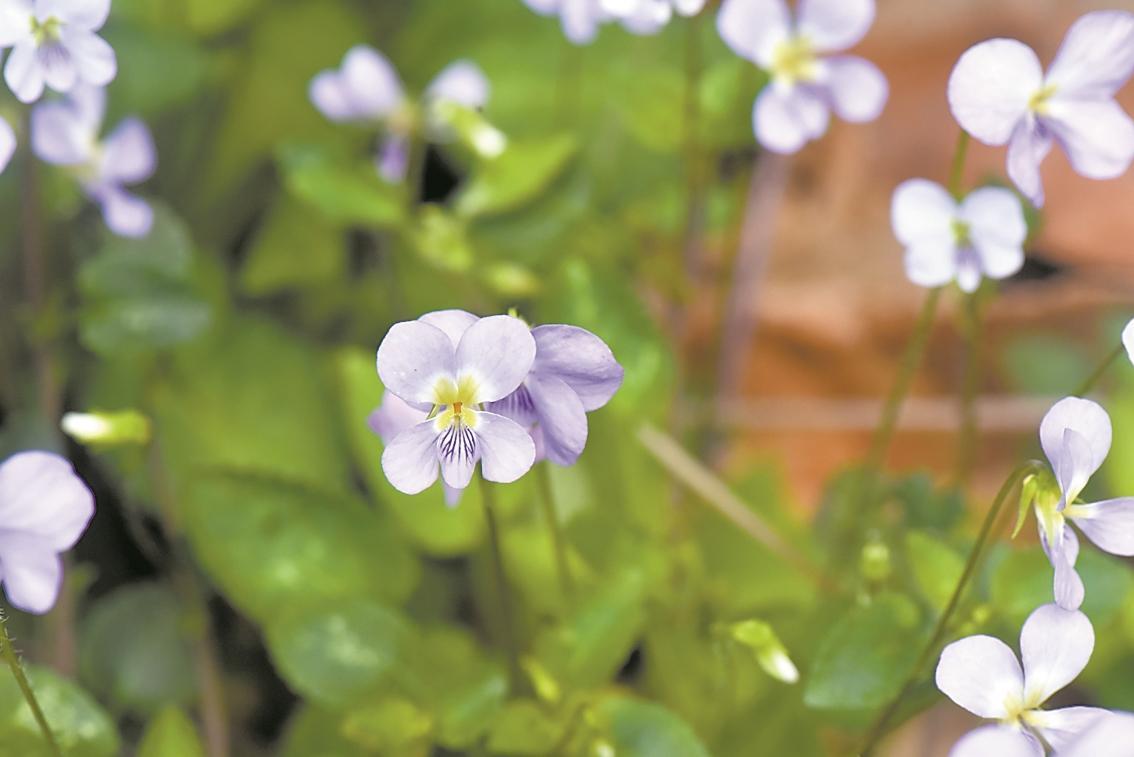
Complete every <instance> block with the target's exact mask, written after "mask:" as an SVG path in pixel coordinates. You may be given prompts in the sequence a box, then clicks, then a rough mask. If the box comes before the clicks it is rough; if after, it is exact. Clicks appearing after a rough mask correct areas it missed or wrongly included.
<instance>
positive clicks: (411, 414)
mask: <svg viewBox="0 0 1134 757" xmlns="http://www.w3.org/2000/svg"><path fill="white" fill-rule="evenodd" d="M428 415H429V413H427V412H425V411H424V410H419V409H417V408H416V407H414V406H412V405H410V404H407V403H406V401H405V400H403V399H402V398H401V397H399V396H398V395H396V394H394V393H393V392H389V391H388V392H384V393H383V394H382V404H380V405H379V406H378V408H377V409H376V410H375V411H374V412H372V413H371V414H370V415H369V416H368V417H367V419H366V425H367V426H369V427H370V430H371V431H373V432H374V433H375V434H376V435H377V436H378V437H379V438H381V439H382V443H383V444H389V443H390V442H391V441H393V439H394V438H395V437H396V436H397V435H398V434H400V433H402V432H403V431H405V430H406V429H410V428H413V427H414V426H416V425H417V424H419V423H422V422H424V421H425V420H426V418H427V417H428Z"/></svg>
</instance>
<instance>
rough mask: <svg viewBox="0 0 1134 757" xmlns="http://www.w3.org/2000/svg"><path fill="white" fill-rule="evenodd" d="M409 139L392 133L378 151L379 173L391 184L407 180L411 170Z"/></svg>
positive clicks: (377, 165)
mask: <svg viewBox="0 0 1134 757" xmlns="http://www.w3.org/2000/svg"><path fill="white" fill-rule="evenodd" d="M409 149H410V147H409V140H407V139H406V138H405V137H404V136H402V135H400V134H391V135H389V136H388V137H386V139H385V140H384V141H383V142H382V147H381V148H380V149H379V151H378V160H377V161H376V166H375V167H376V168H377V169H378V175H379V176H381V177H382V178H383V179H385V180H386V181H388V182H389V183H391V184H400V183H401V182H403V181H405V178H406V173H407V172H408V171H409Z"/></svg>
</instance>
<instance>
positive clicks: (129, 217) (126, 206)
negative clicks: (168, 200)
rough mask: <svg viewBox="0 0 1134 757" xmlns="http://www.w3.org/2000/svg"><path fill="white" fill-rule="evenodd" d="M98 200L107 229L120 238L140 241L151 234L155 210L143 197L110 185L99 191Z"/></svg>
mask: <svg viewBox="0 0 1134 757" xmlns="http://www.w3.org/2000/svg"><path fill="white" fill-rule="evenodd" d="M96 199H97V200H98V202H99V205H100V206H101V207H102V219H103V221H105V222H106V227H107V228H108V229H110V230H111V231H113V232H114V233H115V234H117V235H118V236H121V237H130V238H132V239H138V238H141V237H144V236H146V235H147V234H149V233H150V229H151V228H152V227H153V225H154V209H153V208H151V207H150V204H149V203H148V202H146V201H145V200H143V199H142V198H141V197H138V196H137V195H132V194H130V193H129V192H127V191H125V190H123V189H122V188H121V187H119V186H115V185H110V186H107V187H103V188H101V189H99V190H98V192H97V194H96Z"/></svg>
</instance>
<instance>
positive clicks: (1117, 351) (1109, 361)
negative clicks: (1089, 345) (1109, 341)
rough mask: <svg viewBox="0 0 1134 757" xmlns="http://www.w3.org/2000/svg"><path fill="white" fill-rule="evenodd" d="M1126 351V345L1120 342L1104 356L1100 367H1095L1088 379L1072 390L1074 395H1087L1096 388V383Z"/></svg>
mask: <svg viewBox="0 0 1134 757" xmlns="http://www.w3.org/2000/svg"><path fill="white" fill-rule="evenodd" d="M1125 353H1126V347H1125V346H1123V345H1122V344H1119V345H1118V346H1117V347H1115V348H1114V349H1113V350H1111V352H1110V354H1108V355H1107V356H1106V357H1105V358H1103V361H1102V362H1101V363H1099V365H1098V367H1097V368H1095V370H1094V371H1093V372H1092V373H1091V375H1090V376H1088V377H1087V380H1086V381H1084V382H1083V383H1082V384H1080V385H1079V388H1078V389H1076V390H1075V391H1074V392H1072V395H1073V396H1075V397H1086V396H1087V394H1088V393H1090V391H1091V390H1092V389H1094V388H1095V384H1097V383H1098V382H1099V379H1101V378H1102V377H1103V376H1104V375H1106V372H1107V371H1108V370H1109V369H1110V366H1111V365H1113V364H1114V362H1115V361H1116V360H1118V358H1119V357H1121V356H1122V355H1123V354H1125Z"/></svg>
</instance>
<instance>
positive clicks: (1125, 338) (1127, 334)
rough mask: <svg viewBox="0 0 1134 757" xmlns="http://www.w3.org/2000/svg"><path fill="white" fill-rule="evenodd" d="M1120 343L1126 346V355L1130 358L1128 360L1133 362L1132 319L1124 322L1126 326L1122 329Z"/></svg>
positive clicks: (1133, 328)
mask: <svg viewBox="0 0 1134 757" xmlns="http://www.w3.org/2000/svg"><path fill="white" fill-rule="evenodd" d="M1122 344H1123V345H1124V346H1125V347H1126V355H1127V356H1128V357H1129V358H1130V362H1131V363H1134V320H1131V321H1130V323H1128V324H1126V328H1124V329H1123V330H1122Z"/></svg>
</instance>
